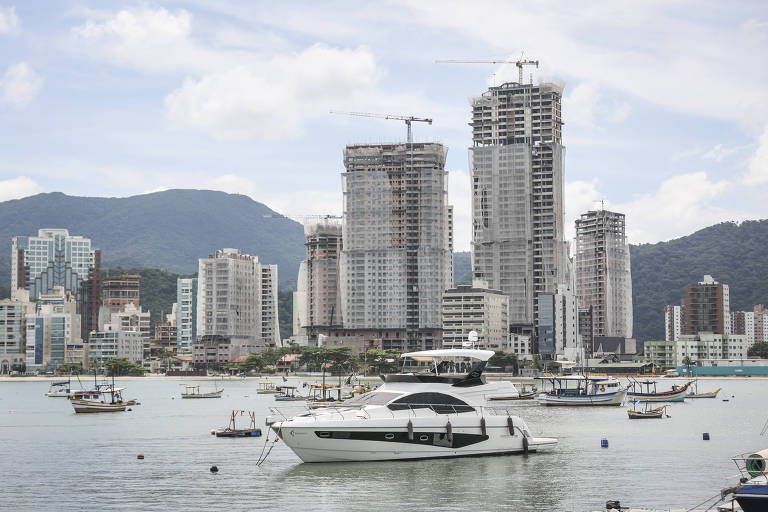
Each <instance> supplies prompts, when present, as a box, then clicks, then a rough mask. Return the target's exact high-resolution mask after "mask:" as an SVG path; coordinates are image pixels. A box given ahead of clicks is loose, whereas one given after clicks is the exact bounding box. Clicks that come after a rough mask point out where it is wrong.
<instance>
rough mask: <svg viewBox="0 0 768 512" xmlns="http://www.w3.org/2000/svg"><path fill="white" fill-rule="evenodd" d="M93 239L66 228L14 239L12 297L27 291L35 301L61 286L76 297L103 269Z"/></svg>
mask: <svg viewBox="0 0 768 512" xmlns="http://www.w3.org/2000/svg"><path fill="white" fill-rule="evenodd" d="M98 252H99V251H98V249H94V248H93V247H91V239H90V238H85V237H82V236H75V235H70V234H69V231H68V230H66V229H40V230H38V232H37V236H14V237H13V239H12V242H11V297H15V296H16V293H17V290H22V289H23V290H28V291H29V299H30V300H32V301H35V300H37V299H38V297H39V296H40V295H42V294H48V293H51V292H52V291H53V288H54V287H55V286H60V287H62V288H63V289H64V291H65V292H67V293H69V294H71V295H73V296H75V297H77V296H79V293H80V286H81V283H82V282H83V281H86V280H88V279H91V278H92V277H93V276H94V274H98V273H99V272H100V271H101V269H100V268H98V266H97V264H98V263H100V259H99V258H97V256H96V254H97V253H98Z"/></svg>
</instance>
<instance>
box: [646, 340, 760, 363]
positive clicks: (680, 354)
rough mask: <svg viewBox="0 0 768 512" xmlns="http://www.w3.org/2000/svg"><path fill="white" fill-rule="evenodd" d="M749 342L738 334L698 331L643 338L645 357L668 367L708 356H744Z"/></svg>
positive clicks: (725, 357) (704, 358) (729, 357)
mask: <svg viewBox="0 0 768 512" xmlns="http://www.w3.org/2000/svg"><path fill="white" fill-rule="evenodd" d="M750 346H751V345H750V344H749V343H748V342H747V339H746V336H744V335H741V334H719V333H712V332H700V333H698V334H695V335H690V334H681V335H680V336H679V337H678V339H677V340H664V341H646V342H645V344H644V350H645V359H646V360H647V361H649V362H652V363H655V364H657V365H659V366H664V367H667V368H671V367H676V366H683V365H684V364H685V362H686V361H687V359H686V358H690V361H691V364H695V363H696V362H697V361H700V360H710V359H746V358H747V351H748V350H749V347H750Z"/></svg>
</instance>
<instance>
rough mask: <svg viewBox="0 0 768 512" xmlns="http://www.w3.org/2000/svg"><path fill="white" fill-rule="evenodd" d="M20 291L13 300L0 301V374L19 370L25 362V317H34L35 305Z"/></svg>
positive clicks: (26, 293)
mask: <svg viewBox="0 0 768 512" xmlns="http://www.w3.org/2000/svg"><path fill="white" fill-rule="evenodd" d="M27 298H28V292H27V291H26V290H20V291H18V292H17V293H16V298H15V299H2V300H0V374H7V373H10V372H12V371H18V370H20V369H21V368H22V367H23V366H24V363H25V361H26V351H25V350H26V324H25V321H26V317H27V316H28V315H29V316H34V314H35V303H34V302H30V301H29V300H28V299H27Z"/></svg>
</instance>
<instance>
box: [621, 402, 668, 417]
mask: <svg viewBox="0 0 768 512" xmlns="http://www.w3.org/2000/svg"><path fill="white" fill-rule="evenodd" d="M643 403H644V404H645V409H644V410H642V411H640V410H638V407H637V404H638V402H637V401H635V408H634V409H629V410H628V411H627V415H629V419H631V420H641V419H646V418H663V417H664V414H665V413H666V409H667V407H669V406H668V405H662V406H661V407H654V408H653V409H649V408H648V402H643ZM669 417H670V416H669V415H668V414H667V418H669Z"/></svg>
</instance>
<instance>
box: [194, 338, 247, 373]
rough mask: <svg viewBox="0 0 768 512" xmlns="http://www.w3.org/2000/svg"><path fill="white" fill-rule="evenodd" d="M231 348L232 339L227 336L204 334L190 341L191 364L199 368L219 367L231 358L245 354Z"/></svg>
mask: <svg viewBox="0 0 768 512" xmlns="http://www.w3.org/2000/svg"><path fill="white" fill-rule="evenodd" d="M236 352H237V350H235V351H233V350H232V340H231V339H230V338H229V337H228V336H219V335H217V334H204V335H202V336H199V337H198V338H196V339H195V341H194V342H193V343H192V366H193V367H194V368H196V369H201V368H205V369H207V368H209V367H210V368H220V367H222V366H223V365H226V364H227V363H229V361H230V360H231V359H234V358H235V357H239V356H242V355H246V354H236V355H233V353H236Z"/></svg>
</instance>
